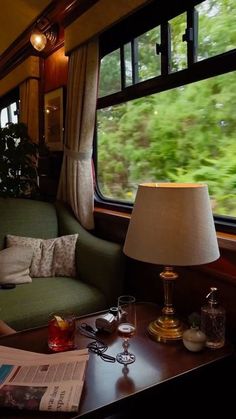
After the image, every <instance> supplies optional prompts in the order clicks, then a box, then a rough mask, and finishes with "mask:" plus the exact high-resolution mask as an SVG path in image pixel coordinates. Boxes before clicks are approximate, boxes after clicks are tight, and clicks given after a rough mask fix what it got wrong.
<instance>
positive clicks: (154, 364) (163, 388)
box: [0, 303, 233, 419]
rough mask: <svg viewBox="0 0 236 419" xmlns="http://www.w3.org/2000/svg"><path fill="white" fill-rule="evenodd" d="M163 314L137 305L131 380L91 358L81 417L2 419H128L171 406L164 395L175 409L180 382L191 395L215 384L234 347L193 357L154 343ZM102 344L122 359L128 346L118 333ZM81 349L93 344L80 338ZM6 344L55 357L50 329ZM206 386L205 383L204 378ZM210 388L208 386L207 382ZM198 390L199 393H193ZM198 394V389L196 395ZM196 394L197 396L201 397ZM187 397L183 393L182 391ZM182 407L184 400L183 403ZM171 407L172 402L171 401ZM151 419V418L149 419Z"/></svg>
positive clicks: (5, 413)
mask: <svg viewBox="0 0 236 419" xmlns="http://www.w3.org/2000/svg"><path fill="white" fill-rule="evenodd" d="M158 314H159V308H158V307H157V306H156V305H154V304H152V303H138V304H137V323H138V329H137V334H136V336H135V337H134V338H133V339H131V342H130V349H131V350H132V352H133V353H134V354H135V355H136V361H135V363H133V364H131V365H129V366H128V374H127V373H125V374H124V373H123V366H122V365H121V364H119V363H117V362H115V363H107V362H104V361H103V360H102V359H101V358H100V357H99V356H98V355H96V354H93V353H91V354H90V358H89V362H88V367H87V372H86V379H85V385H84V389H83V393H82V399H81V403H80V407H79V411H78V414H75V413H47V412H29V411H28V412H27V411H24V412H22V411H19V412H18V411H11V410H7V409H1V413H0V418H3V419H7V418H11V419H13V418H24V419H27V418H34V419H37V418H40V419H41V418H44V419H48V418H57V419H61V418H68V419H69V418H70V419H72V418H80V417H83V418H94V417H95V418H105V417H106V416H107V415H108V414H112V413H115V412H118V411H121V412H127V409H129V414H128V413H127V416H126V415H125V413H124V416H122V417H127V418H128V417H132V416H133V415H132V414H131V413H130V409H133V413H134V412H135V409H139V407H138V406H143V404H144V403H146V404H148V405H150V404H151V403H152V401H153V402H154V405H155V403H156V400H157V397H158V398H159V403H158V406H160V401H162V403H166V401H164V399H163V397H164V396H163V395H164V394H165V395H167V396H168V397H167V400H169V402H170V405H169V407H168V409H170V408H171V403H172V401H173V403H175V402H177V403H178V400H179V397H183V396H181V395H180V396H179V395H178V396H176V398H177V401H176V400H175V402H174V394H177V393H176V388H177V387H176V383H178V388H180V387H179V386H180V382H185V384H186V385H185V389H186V388H188V387H189V383H191V385H194V382H195V381H194V380H197V379H198V376H199V374H200V376H201V377H204V372H205V377H206V376H209V375H210V376H211V375H212V377H213V380H214V371H215V373H216V375H217V374H218V371H220V368H221V365H222V363H223V368H222V369H221V370H225V365H226V363H227V361H228V360H229V359H231V357H232V355H233V347H232V345H230V344H226V345H225V346H224V347H223V348H220V349H217V350H210V349H207V348H206V349H204V350H203V351H202V352H198V353H193V352H189V351H188V350H187V349H186V348H185V347H184V346H183V344H182V341H176V342H173V343H168V344H164V343H157V342H155V341H153V340H151V339H150V337H149V336H148V334H147V326H148V324H149V322H150V321H152V320H154V319H156V317H157V315H158ZM97 315H98V314H93V315H89V316H85V317H82V318H80V319H79V322H83V321H86V322H87V323H88V324H90V325H92V326H93V327H94V325H95V319H96V317H97ZM101 339H102V340H104V341H105V342H106V343H107V345H108V350H107V353H108V354H109V355H113V356H116V354H117V353H118V352H120V351H121V348H122V346H121V345H122V341H121V339H120V338H119V337H118V336H117V335H116V333H113V334H112V335H107V334H103V335H101ZM76 340H77V345H78V347H79V348H85V347H86V345H87V344H88V342H90V341H91V339H89V338H87V337H85V336H81V335H79V334H78V335H77V338H76ZM0 344H1V345H5V346H11V347H14V348H20V349H25V350H30V351H34V352H41V353H49V350H48V348H47V328H46V327H41V328H36V329H30V330H26V331H22V332H18V333H16V334H14V335H9V336H5V337H4V336H3V337H1V338H0ZM204 380H205V378H204ZM205 382H206V381H205ZM193 388H195V387H193ZM195 390H196V389H195ZM195 390H193V391H195ZM180 394H181V391H180ZM180 401H181V399H180ZM167 403H168V401H167ZM149 417H150V416H149Z"/></svg>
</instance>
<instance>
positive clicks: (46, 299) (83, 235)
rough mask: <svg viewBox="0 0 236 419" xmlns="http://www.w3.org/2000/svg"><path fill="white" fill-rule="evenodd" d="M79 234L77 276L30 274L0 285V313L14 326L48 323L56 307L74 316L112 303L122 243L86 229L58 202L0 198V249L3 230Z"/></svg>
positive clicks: (22, 233) (3, 243)
mask: <svg viewBox="0 0 236 419" xmlns="http://www.w3.org/2000/svg"><path fill="white" fill-rule="evenodd" d="M74 233H78V235H79V236H78V240H77V245H76V266H77V276H76V278H70V277H51V278H33V279H32V283H26V284H20V285H17V286H16V287H15V288H13V289H8V290H7V289H0V318H1V319H2V320H4V321H5V322H7V323H8V324H9V325H10V326H11V327H13V328H15V329H16V330H22V329H26V328H30V327H35V326H39V325H43V324H46V323H47V320H48V315H49V314H50V313H51V312H53V311H57V310H63V311H68V310H69V311H71V312H74V313H75V314H77V315H82V314H86V313H90V312H93V311H97V310H102V309H106V308H108V307H109V306H111V305H114V304H115V303H116V301H117V296H118V295H119V294H120V293H121V292H122V288H123V278H124V256H123V253H122V249H121V246H120V245H118V244H116V243H112V242H108V241H106V240H102V239H100V238H98V237H96V236H94V235H93V234H91V233H90V232H88V231H86V230H85V229H84V228H83V227H82V226H81V225H80V224H79V222H78V221H77V220H76V219H75V217H74V215H73V213H72V211H71V210H70V209H69V207H67V206H66V205H65V204H62V203H59V202H57V203H55V204H52V203H48V202H43V201H34V200H28V199H14V198H0V250H2V249H3V248H5V246H6V235H7V234H13V235H17V236H25V237H34V238H42V239H49V238H55V237H59V236H63V235H67V234H74Z"/></svg>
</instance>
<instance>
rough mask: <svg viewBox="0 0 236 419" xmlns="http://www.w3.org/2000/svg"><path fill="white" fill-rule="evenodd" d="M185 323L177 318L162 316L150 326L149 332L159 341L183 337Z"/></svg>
mask: <svg viewBox="0 0 236 419" xmlns="http://www.w3.org/2000/svg"><path fill="white" fill-rule="evenodd" d="M185 328H186V327H185V326H184V324H183V323H182V322H181V321H180V320H179V319H177V318H174V317H172V318H170V317H166V316H160V317H159V318H158V319H157V320H155V321H153V322H151V323H150V324H149V326H148V333H149V334H150V336H151V337H152V338H153V339H154V340H156V341H157V342H168V341H172V340H179V339H182V335H183V332H184V330H185Z"/></svg>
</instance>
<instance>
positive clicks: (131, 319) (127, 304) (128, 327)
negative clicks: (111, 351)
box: [116, 295, 136, 365]
mask: <svg viewBox="0 0 236 419" xmlns="http://www.w3.org/2000/svg"><path fill="white" fill-rule="evenodd" d="M117 330H118V335H119V336H121V337H122V338H123V344H122V346H123V349H124V351H123V352H121V353H119V354H117V356H116V360H117V361H118V362H119V363H120V364H124V365H127V364H132V362H134V361H135V355H134V354H132V353H130V352H129V351H128V348H129V346H130V345H129V339H130V338H132V337H133V336H134V334H135V331H136V306H135V298H134V297H133V296H132V295H121V296H120V297H119V298H118V327H117Z"/></svg>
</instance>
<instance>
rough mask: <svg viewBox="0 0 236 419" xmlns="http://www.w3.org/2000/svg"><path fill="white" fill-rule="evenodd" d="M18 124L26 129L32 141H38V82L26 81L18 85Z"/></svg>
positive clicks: (33, 80) (35, 80) (34, 80)
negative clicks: (22, 124)
mask: <svg viewBox="0 0 236 419" xmlns="http://www.w3.org/2000/svg"><path fill="white" fill-rule="evenodd" d="M20 122H24V124H26V125H27V128H28V134H29V137H30V138H31V140H32V141H34V142H35V143H38V141H39V82H38V80H37V79H27V80H25V81H24V82H23V83H21V84H20Z"/></svg>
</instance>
